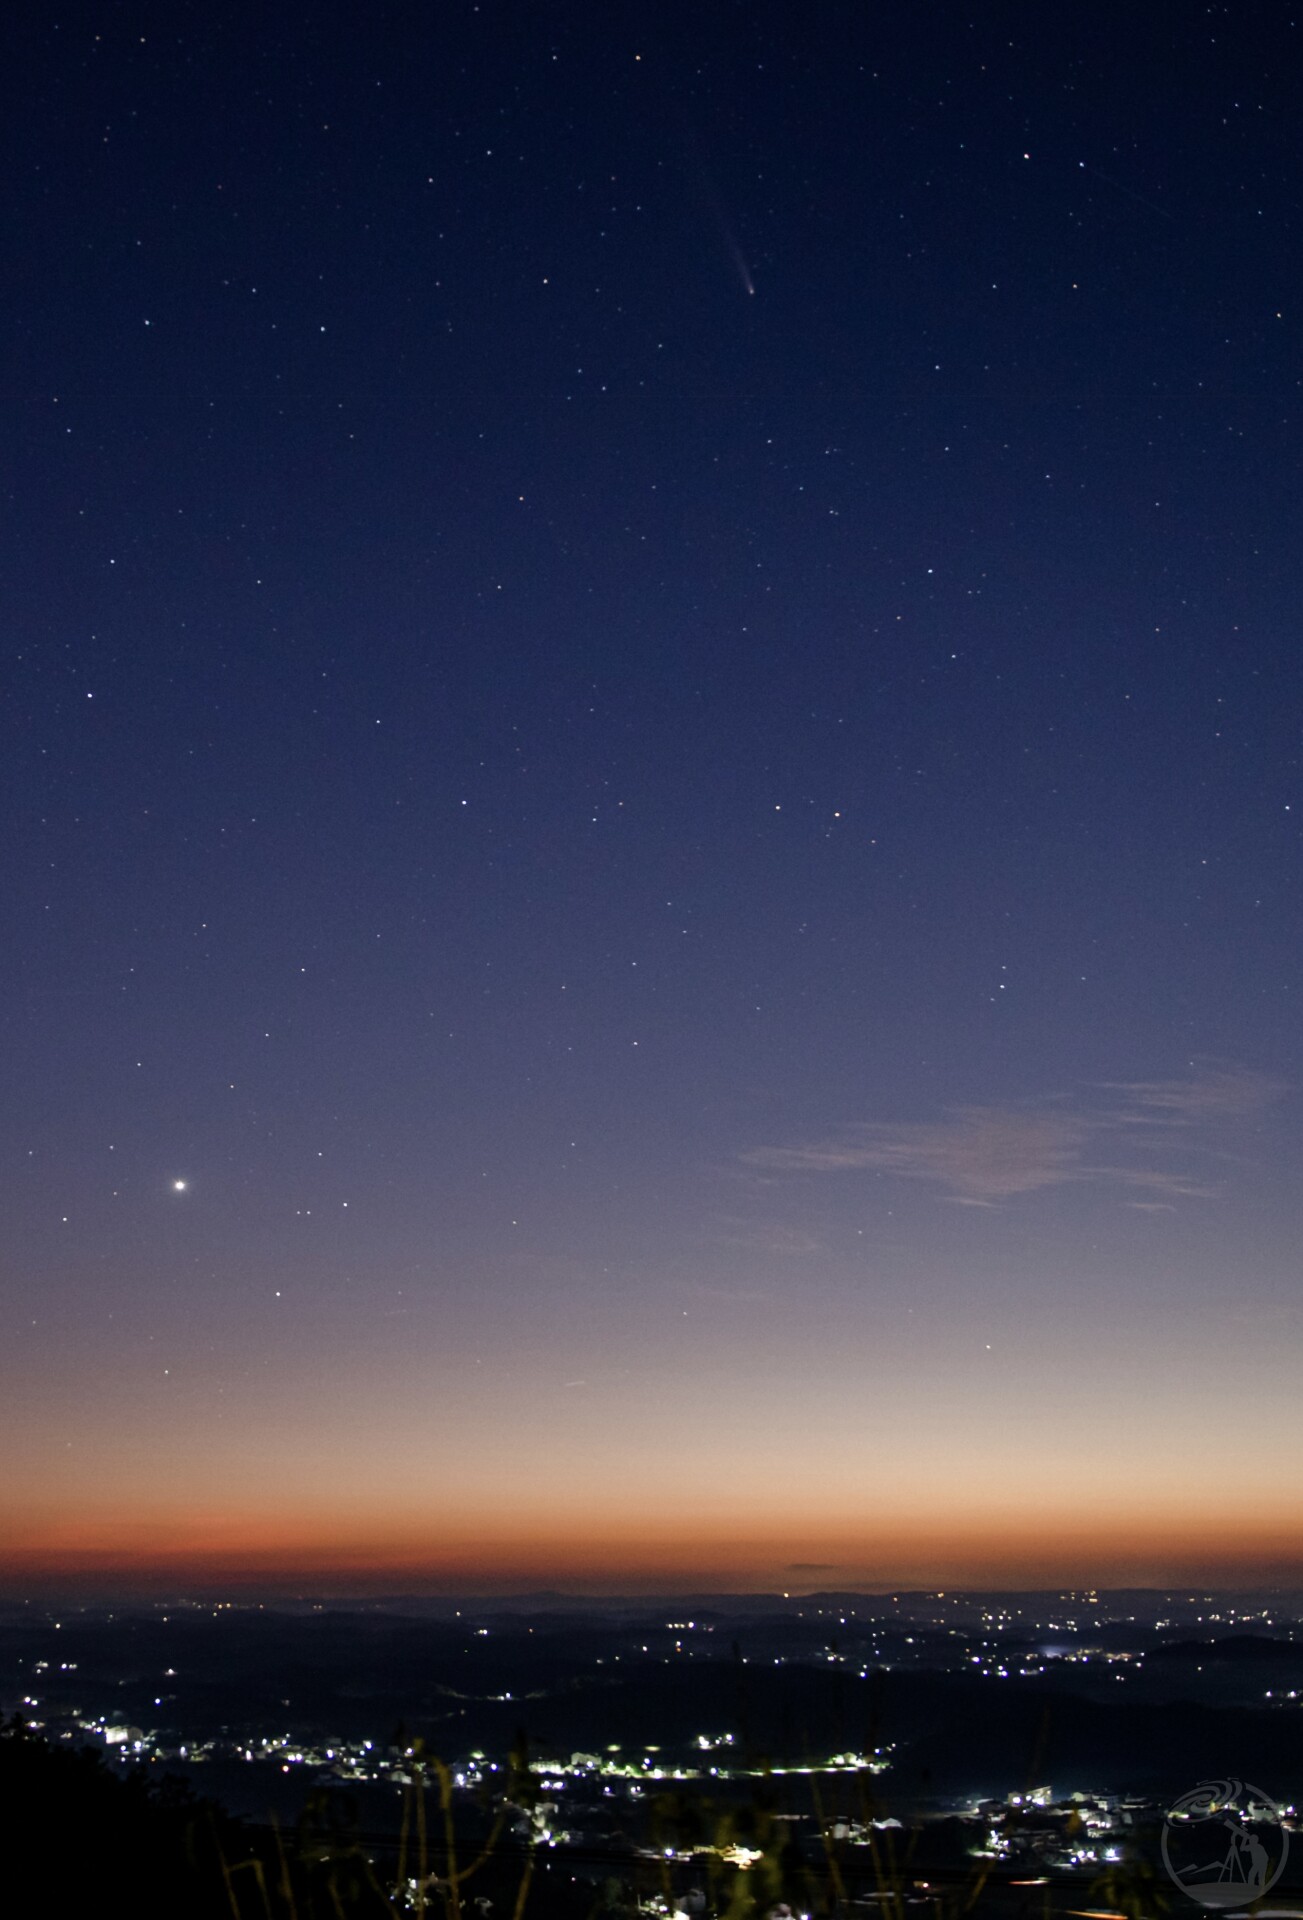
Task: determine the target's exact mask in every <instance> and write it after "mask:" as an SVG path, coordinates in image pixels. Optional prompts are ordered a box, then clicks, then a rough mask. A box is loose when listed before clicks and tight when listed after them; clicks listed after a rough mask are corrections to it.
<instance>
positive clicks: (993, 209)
mask: <svg viewBox="0 0 1303 1920" xmlns="http://www.w3.org/2000/svg"><path fill="white" fill-rule="evenodd" d="M803 11H804V12H807V13H808V15H809V17H808V18H799V17H798V15H800V14H801V13H802V12H803ZM1294 12H1295V9H1293V8H1292V7H1289V6H1282V5H1276V4H1271V3H1270V0H1267V3H1265V4H1262V5H1259V6H1253V7H1233V6H1228V7H1221V6H1214V7H1203V6H1179V7H1178V6H1162V5H1154V6H1149V7H1143V6H1137V7H1133V8H1130V9H1125V10H1121V9H1119V10H1113V9H1105V8H1091V7H1075V8H1067V9H1059V8H1047V7H1044V6H1037V5H1032V4H1018V5H1007V4H982V5H976V6H964V7H959V6H956V5H951V4H947V3H946V0H933V3H932V4H923V5H918V6H910V7H901V6H898V5H894V4H893V5H887V4H871V5H866V4H852V0H828V3H827V4H821V5H818V6H814V7H812V8H810V9H807V10H802V9H798V8H797V7H795V6H793V5H792V4H791V0H749V3H748V4H735V3H730V0H704V3H703V4H699V5H696V6H686V5H678V4H671V5H666V6H659V5H658V6H654V7H653V6H648V7H619V6H615V7H611V6H600V5H597V4H595V0H571V3H570V4H560V3H557V4H550V3H549V0H544V3H543V4H537V5H509V4H488V3H486V4H482V5H480V6H472V5H469V4H466V0H445V3H444V4H440V5H439V6H437V7H435V6H422V5H417V4H408V5H385V4H379V5H370V6H367V7H360V6H343V5H336V6H319V7H314V8H309V9H306V10H305V9H304V8H303V7H301V6H291V7H286V8H273V9H254V8H243V7H239V6H233V5H231V4H218V5H215V6H199V5H195V4H183V3H181V0H169V4H166V5H163V4H153V5H151V4H146V5H133V4H118V5H113V6H109V5H101V6H98V7H95V6H87V5H71V6H69V7H67V8H58V7H48V8H47V7H33V8H30V9H24V10H20V12H19V13H18V14H15V17H14V19H13V20H11V21H10V23H9V28H8V35H9V39H8V47H7V50H6V54H5V61H4V68H5V72H6V76H7V78H6V90H7V92H8V95H9V99H8V104H7V106H6V110H5V112H4V114H3V115H2V116H0V140H2V141H3V148H4V166H3V181H4V195H5V202H6V213H7V222H6V225H7V236H8V237H7V242H6V248H5V258H6V273H5V278H6V282H7V298H6V302H5V309H4V322H3V324H4V327H5V343H6V344H5V352H4V358H3V365H4V397H5V414H6V419H5V426H4V436H3V439H4V449H5V460H4V464H5V499H6V506H7V528H6V533H5V536H4V541H3V549H2V563H3V581H4V594H3V604H4V607H5V619H4V629H3V631H4V657H5V675H4V680H5V693H4V699H3V736H2V751H0V764H2V765H3V770H4V781H5V788H4V791H5V819H6V832H5V848H6V853H5V862H4V873H5V889H4V905H5V912H4V929H5V934H4V941H3V963H2V964H3V981H2V995H0V1007H2V1009H3V1050H4V1058H5V1061H6V1069H5V1084H6V1099H5V1101H4V1107H3V1119H2V1122H0V1168H2V1170H3V1220H4V1225H5V1231H4V1236H3V1247H4V1292H3V1301H4V1305H3V1337H2V1339H0V1446H2V1447H3V1453H4V1457H5V1459H6V1460H7V1461H8V1462H9V1467H8V1469H7V1471H6V1473H5V1475H4V1479H3V1483H2V1484H0V1574H2V1575H3V1578H4V1581H5V1582H6V1584H7V1586H8V1587H9V1589H10V1590H29V1589H34V1588H36V1587H38V1586H39V1585H40V1584H41V1582H43V1581H45V1582H48V1581H50V1580H53V1579H55V1578H56V1577H57V1578H59V1579H68V1580H74V1581H80V1582H81V1583H82V1584H83V1585H85V1584H87V1583H89V1584H90V1585H94V1583H96V1582H99V1583H100V1584H102V1585H111V1584H112V1583H113V1582H118V1583H119V1584H121V1583H124V1582H125V1583H130V1582H133V1581H134V1582H138V1583H142V1584H148V1583H151V1582H152V1583H163V1584H164V1585H166V1584H167V1583H171V1584H172V1585H173V1586H175V1585H178V1584H184V1583H187V1582H188V1583H189V1584H190V1585H192V1586H194V1587H199V1586H200V1585H203V1584H204V1583H208V1585H209V1586H212V1585H218V1586H220V1585H222V1584H225V1585H227V1586H231V1587H240V1588H241V1589H242V1590H243V1589H247V1588H249V1587H250V1586H252V1587H254V1588H257V1587H259V1585H260V1584H261V1585H266V1586H267V1587H269V1588H274V1587H275V1586H276V1583H278V1582H280V1583H282V1584H284V1583H289V1584H291V1585H293V1584H294V1583H298V1585H300V1586H307V1587H315V1588H316V1589H318V1590H323V1591H336V1590H338V1591H342V1590H345V1589H347V1588H350V1587H351V1588H354V1589H366V1588H371V1589H374V1590H378V1591H384V1590H391V1589H393V1588H395V1587H399V1586H406V1587H409V1588H421V1587H426V1588H430V1589H434V1588H444V1589H447V1588H449V1587H453V1588H456V1587H461V1588H463V1589H472V1590H479V1591H483V1590H486V1589H491V1588H495V1587H497V1588H510V1587H512V1586H516V1587H530V1586H535V1585H541V1584H553V1585H558V1586H563V1587H571V1588H590V1589H603V1588H605V1589H607V1590H629V1589H633V1588H639V1587H641V1588H644V1589H648V1588H655V1587H657V1586H660V1587H663V1588H673V1587H675V1586H679V1587H683V1586H698V1587H704V1586H708V1585H711V1584H714V1585H718V1586H727V1587H735V1588H748V1587H767V1588H775V1587H777V1588H784V1587H790V1588H793V1589H796V1588H800V1587H807V1588H808V1587H813V1586H838V1585H841V1586H854V1585H868V1586H872V1585H884V1584H890V1583H897V1582H899V1583H903V1584H911V1585H920V1584H935V1583H941V1584H945V1583H947V1582H950V1583H955V1584H959V1583H967V1584H970V1585H974V1584H981V1583H987V1584H1003V1585H1011V1584H1019V1583H1021V1584H1034V1583H1039V1582H1047V1583H1048V1582H1051V1581H1053V1582H1059V1581H1071V1582H1076V1583H1079V1584H1082V1583H1091V1584H1095V1583H1098V1584H1107V1583H1110V1582H1111V1583H1118V1582H1121V1581H1128V1582H1133V1581H1134V1582H1161V1581H1166V1580H1169V1579H1177V1578H1181V1579H1187V1578H1188V1579H1199V1580H1208V1581H1212V1580H1214V1579H1217V1580H1221V1581H1223V1582H1229V1581H1230V1580H1231V1579H1232V1578H1235V1579H1241V1578H1248V1577H1253V1578H1257V1577H1274V1576H1276V1575H1278V1574H1279V1575H1282V1576H1283V1575H1285V1574H1289V1575H1291V1576H1294V1575H1298V1574H1299V1573H1300V1572H1301V1571H1303V1550H1301V1549H1300V1546H1299V1541H1300V1537H1301V1536H1300V1530H1299V1522H1300V1517H1301V1516H1300V1495H1299V1468H1300V1453H1301V1449H1300V1439H1301V1438H1303V1432H1301V1429H1303V1414H1301V1413H1300V1407H1299V1397H1298V1382H1299V1378H1300V1363H1301V1362H1303V1318H1301V1312H1303V1300H1301V1298H1300V1287H1299V1248H1300V1243H1301V1230H1303V1184H1301V1183H1300V1179H1299V1164H1300V1158H1299V1156H1300V1145H1301V1141H1303V1135H1301V1129H1300V1106H1299V1098H1298V1094H1297V1091H1296V1089H1297V1087H1298V1085H1299V1083H1300V1080H1303V1035H1301V1033H1300V1023H1299V1012H1300V1008H1299V1002H1300V998H1301V996H1303V983H1301V975H1300V953H1301V952H1303V916H1301V914H1300V906H1301V901H1300V888H1299V859H1300V828H1303V778H1301V777H1300V758H1299V755H1300V725H1301V721H1303V652H1301V650H1300V646H1299V615H1300V607H1301V606H1303V515H1301V511H1300V509H1301V504H1303V489H1301V481H1303V462H1301V459H1300V450H1301V449H1303V390H1301V386H1300V381H1301V377H1303V355H1301V345H1303V304H1301V290H1303V266H1301V265H1300V245H1301V244H1303V136H1301V135H1300V131H1299V120H1298V106H1297V102H1298V95H1299V88H1300V82H1301V81H1303V46H1301V45H1300V42H1301V40H1303V26H1297V25H1296V24H1295V20H1294V18H1293V14H1294Z"/></svg>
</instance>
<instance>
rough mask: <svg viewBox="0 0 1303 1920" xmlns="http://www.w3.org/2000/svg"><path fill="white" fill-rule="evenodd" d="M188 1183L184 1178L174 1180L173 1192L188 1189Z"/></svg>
mask: <svg viewBox="0 0 1303 1920" xmlns="http://www.w3.org/2000/svg"><path fill="white" fill-rule="evenodd" d="M186 1185H187V1182H186V1181H184V1180H174V1181H173V1182H172V1191H173V1193H184V1192H185V1190H186Z"/></svg>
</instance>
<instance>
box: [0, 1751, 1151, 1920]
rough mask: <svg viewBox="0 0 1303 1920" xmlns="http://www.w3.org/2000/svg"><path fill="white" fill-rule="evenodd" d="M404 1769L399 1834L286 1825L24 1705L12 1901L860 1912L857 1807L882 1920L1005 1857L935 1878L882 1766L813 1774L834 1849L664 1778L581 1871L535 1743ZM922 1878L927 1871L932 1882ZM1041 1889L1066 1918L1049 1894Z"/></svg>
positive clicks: (1118, 1890) (287, 1915)
mask: <svg viewBox="0 0 1303 1920" xmlns="http://www.w3.org/2000/svg"><path fill="white" fill-rule="evenodd" d="M404 1774H405V1778H406V1784H405V1785H404V1787H403V1792H402V1803H401V1812H400V1817H399V1820H398V1822H397V1825H396V1828H395V1830H394V1832H393V1833H391V1834H388V1835H383V1836H377V1835H375V1834H365V1835H364V1834H362V1833H360V1832H359V1830H358V1828H357V1825H356V1821H355V1818H354V1816H353V1812H352V1809H351V1805H350V1802H349V1800H348V1798H347V1796H346V1795H344V1794H342V1793H340V1792H338V1791H335V1790H333V1789H330V1788H322V1789H320V1790H318V1791H316V1792H314V1793H313V1794H311V1795H310V1796H309V1798H308V1800H307V1802H306V1804H305V1806H304V1808H303V1811H302V1814H301V1816H300V1818H299V1820H298V1821H297V1823H296V1824H295V1826H294V1827H293V1829H292V1830H289V1831H282V1830H281V1829H280V1828H279V1827H278V1826H277V1825H276V1824H275V1823H274V1822H273V1823H272V1824H269V1825H267V1826H253V1825H250V1824H249V1823H247V1822H244V1821H240V1820H237V1819H235V1818H233V1817H232V1816H230V1815H229V1814H228V1813H227V1812H226V1811H225V1810H224V1809H223V1808H222V1807H220V1806H219V1805H218V1804H217V1803H216V1802H215V1801H212V1800H208V1799H205V1798H203V1797H202V1796H200V1795H198V1794H196V1793H195V1791H194V1789H193V1788H192V1787H191V1786H190V1784H189V1783H188V1782H186V1781H183V1780H179V1779H177V1778H175V1777H173V1776H165V1777H163V1778H161V1779H160V1778H158V1777H157V1776H155V1775H153V1774H150V1773H149V1772H147V1771H146V1770H145V1769H143V1768H136V1769H129V1770H126V1771H122V1770H119V1769H118V1768H116V1767H114V1766H112V1765H110V1764H109V1763H108V1762H107V1761H106V1760H105V1758H104V1757H103V1756H102V1755H101V1754H98V1753H96V1752H94V1751H91V1750H87V1749H77V1748H73V1747H64V1746H53V1745H50V1744H48V1743H47V1742H46V1741H45V1740H44V1739H42V1738H41V1737H40V1735H39V1734H38V1733H36V1732H34V1731H32V1730H31V1729H29V1728H28V1727H27V1726H26V1725H25V1724H24V1723H23V1722H22V1721H21V1720H20V1719H18V1718H17V1717H16V1718H15V1719H13V1720H12V1721H10V1722H8V1723H6V1724H4V1725H0V1806H2V1807H3V1808H4V1809H5V1811H6V1813H7V1815H8V1817H9V1822H10V1832H11V1835H12V1836H15V1837H16V1842H17V1844H11V1846H10V1848H9V1849H8V1850H7V1852H6V1856H5V1858H6V1867H5V1869H4V1878H3V1879H0V1892H2V1893H3V1895H4V1896H5V1897H4V1900H3V1910H4V1911H8V1912H14V1913H19V1912H28V1911H31V1912H37V1911H41V1912H47V1913H58V1914H64V1913H67V1914H69V1915H76V1914H80V1913H82V1912H85V1913H87V1914H89V1913H92V1912H95V1913H100V1914H104V1913H108V1914H118V1913H121V1914H124V1915H126V1914H129V1915H131V1916H132V1920H182V1917H184V1920H210V1916H211V1917H212V1920H372V1917H373V1916H374V1920H397V1916H408V1915H429V1916H431V1920H525V1916H526V1909H527V1906H528V1909H529V1920H559V1916H561V1915H563V1914H564V1915H565V1916H567V1920H639V1916H662V1917H663V1920H670V1916H674V1917H675V1920H710V1917H711V1916H717V1920H761V1916H765V1917H767V1920H791V1916H793V1915H797V1914H799V1915H801V1916H803V1917H804V1916H814V1915H827V1916H833V1917H835V1916H844V1915H847V1914H849V1913H850V1912H851V1911H852V1910H853V1908H854V1907H855V1906H857V1905H859V1906H861V1907H862V1906H863V1904H864V1901H865V1897H866V1896H865V1888H864V1884H863V1882H864V1864H863V1853H862V1852H861V1853H860V1857H859V1860H858V1862H857V1863H856V1866H855V1870H854V1874H853V1876H852V1875H851V1874H850V1873H848V1871H847V1867H848V1863H849V1855H848V1853H847V1850H846V1847H845V1845H844V1844H842V1843H841V1842H840V1841H839V1840H838V1839H837V1838H836V1836H837V1835H838V1834H839V1833H842V1834H844V1832H845V1830H846V1817H847V1816H848V1815H849V1816H850V1817H851V1818H853V1819H854V1820H855V1822H856V1823H857V1825H858V1827H859V1831H860V1832H861V1833H862V1834H863V1835H865V1836H866V1838H867V1845H868V1852H869V1855H870V1858H871V1873H870V1876H869V1878H870V1884H871V1891H869V1892H868V1894H867V1899H868V1901H870V1902H871V1903H872V1908H873V1911H874V1912H875V1913H876V1914H877V1915H880V1916H882V1920H906V1909H907V1907H908V1908H909V1920H916V1916H918V1915H919V1914H920V1911H923V1912H925V1913H926V1915H927V1920H963V1916H964V1915H966V1914H968V1913H970V1912H972V1911H973V1910H974V1909H975V1908H978V1907H980V1906H982V1905H983V1904H985V1902H984V1895H985V1894H986V1892H987V1891H988V1873H989V1864H988V1863H985V1862H980V1861H970V1862H969V1863H968V1870H967V1871H965V1872H963V1873H961V1874H958V1875H956V1876H955V1877H954V1878H952V1879H951V1880H950V1882H949V1884H947V1885H943V1886H942V1885H937V1884H936V1883H935V1881H934V1882H932V1883H931V1884H930V1885H929V1883H928V1882H926V1881H920V1880H919V1878H918V1863H917V1861H916V1860H915V1858H914V1851H915V1846H916V1843H917V1840H918V1837H919V1836H918V1833H917V1832H914V1833H910V1832H908V1831H906V1830H904V1829H899V1828H894V1827H891V1826H887V1825H884V1824H882V1823H881V1822H880V1818H879V1816H880V1815H881V1812H882V1809H881V1807H880V1805H879V1803H878V1802H877V1800H876V1797H875V1787H874V1782H873V1778H872V1775H871V1774H870V1773H868V1772H864V1773H862V1774H860V1775H858V1776H857V1777H856V1778H855V1779H854V1781H853V1783H852V1793H853V1798H854V1800H855V1801H856V1803H857V1804H856V1805H854V1806H843V1807H841V1808H839V1809H838V1811H837V1813H836V1814H835V1815H833V1814H832V1813H830V1811H829V1809H828V1808H827V1807H825V1805H824V1804H823V1796H822V1793H821V1790H820V1787H819V1785H818V1783H817V1781H815V1780H813V1779H812V1780H811V1782H810V1786H811V1793H812V1811H813V1813H814V1814H815V1816H816V1825H817V1828H818V1831H819V1833H820V1835H821V1837H822V1852H821V1855H819V1856H818V1857H816V1858H811V1857H810V1856H808V1855H807V1856H804V1857H803V1856H802V1855H801V1853H800V1852H799V1850H798V1849H796V1848H794V1847H792V1846H790V1845H789V1842H788V1833H789V1827H788V1825H787V1824H786V1819H787V1817H788V1816H784V1815H783V1814H782V1813H781V1812H780V1810H779V1806H778V1801H777V1797H776V1795H775V1794H774V1792H773V1791H772V1787H773V1783H772V1781H768V1780H766V1779H765V1778H764V1776H763V1775H762V1776H761V1777H759V1778H757V1779H756V1780H755V1781H754V1782H753V1783H752V1786H751V1790H750V1793H749V1797H747V1798H745V1799H741V1800H739V1799H736V1798H735V1799H732V1800H728V1799H718V1800H716V1799H712V1798H710V1797H709V1796H707V1795H705V1794H702V1793H697V1792H695V1791H684V1790H683V1789H681V1788H677V1787H676V1788H674V1789H673V1790H669V1791H667V1792H665V1793H664V1794H662V1795H661V1796H659V1797H658V1798H657V1799H655V1800H654V1801H652V1802H651V1804H650V1806H649V1809H648V1813H649V1830H648V1835H647V1838H648V1840H649V1841H650V1845H649V1846H648V1847H646V1848H644V1849H643V1850H642V1852H641V1854H640V1855H639V1856H638V1857H636V1858H631V1859H629V1860H627V1861H622V1862H621V1863H620V1869H619V1870H618V1871H613V1872H610V1873H608V1874H607V1875H606V1876H605V1877H604V1878H600V1879H597V1880H595V1881H589V1880H580V1879H577V1878H573V1877H571V1876H569V1875H565V1876H564V1884H561V1882H562V1879H563V1876H562V1875H561V1874H560V1873H558V1872H555V1871H553V1872H549V1871H548V1867H549V1866H550V1865H551V1866H554V1867H556V1866H560V1865H561V1863H562V1862H563V1860H564V1858H565V1856H564V1855H557V1854H549V1852H548V1850H547V1849H546V1846H545V1839H546V1833H547V1812H548V1809H547V1803H546V1802H545V1801H544V1800H543V1797H542V1792H541V1789H540V1786H539V1782H538V1780H537V1778H536V1776H535V1775H534V1774H533V1773H532V1771H531V1769H530V1766H529V1762H528V1756H527V1753H526V1750H525V1747H524V1744H523V1741H522V1743H521V1745H520V1747H519V1748H518V1750H517V1752H516V1753H515V1754H514V1755H513V1756H512V1759H511V1762H510V1764H509V1766H508V1767H506V1768H504V1769H503V1770H502V1772H501V1773H500V1774H499V1775H498V1776H497V1778H496V1780H495V1781H494V1782H493V1784H492V1786H486V1788H485V1790H484V1797H483V1798H482V1800H481V1801H480V1802H479V1804H478V1806H472V1807H471V1808H469V1809H468V1808H467V1807H466V1804H465V1801H464V1800H463V1802H462V1805H461V1807H460V1808H459V1807H458V1805H457V1804H456V1803H455V1796H454V1780H453V1776H452V1774H451V1772H450V1770H449V1768H448V1767H447V1765H446V1764H445V1763H444V1762H443V1761H442V1760H440V1759H439V1758H437V1757H436V1756H435V1755H433V1754H431V1753H429V1752H428V1751H427V1749H426V1748H425V1746H424V1744H423V1743H422V1742H421V1741H415V1742H413V1743H412V1744H411V1745H409V1746H408V1747H407V1749H406V1754H405V1759H404ZM459 1812H460V1814H461V1816H462V1817H461V1819H460V1820H459V1817H458V1815H459ZM468 1812H470V1813H472V1814H473V1815H474V1816H475V1818H474V1822H473V1824H474V1829H475V1831H474V1836H473V1838H469V1837H468V1826H469V1825H470V1824H472V1823H471V1822H469V1821H468V1820H467V1818H466V1815H467V1813H468ZM34 1862H35V1863H38V1868H37V1874H36V1876H35V1878H36V1879H37V1881H38V1886H39V1892H38V1899H37V1904H36V1905H35V1906H33V1905H32V1902H31V1889H32V1881H33V1878H34V1876H33V1873H32V1865H33V1863H34ZM20 1868H21V1871H20ZM540 1868H541V1871H540ZM685 1872H686V1874H687V1876H688V1880H687V1881H685V1878H684V1876H685ZM852 1879H853V1882H854V1884H852ZM6 1880H7V1884H5V1881H6ZM689 1881H690V1883H691V1884H690V1885H689V1884H688V1882H689ZM920 1887H927V1888H928V1891H927V1892H926V1894H924V1895H923V1896H922V1897H920ZM20 1888H21V1891H20ZM1083 1891H1084V1889H1083ZM1092 1892H1093V1893H1094V1894H1095V1896H1096V1897H1097V1898H1101V1899H1102V1900H1104V1901H1105V1902H1107V1905H1108V1907H1109V1908H1110V1909H1111V1910H1112V1912H1113V1913H1114V1914H1116V1915H1117V1916H1118V1920H1124V1917H1125V1920H1159V1916H1161V1915H1162V1914H1163V1913H1164V1911H1165V1909H1166V1906H1167V1902H1166V1900H1165V1898H1164V1897H1163V1892H1162V1889H1161V1888H1160V1887H1159V1886H1158V1885H1157V1883H1156V1882H1155V1880H1154V1877H1153V1875H1152V1872H1146V1871H1145V1870H1144V1869H1143V1868H1142V1867H1139V1866H1133V1865H1131V1864H1129V1863H1127V1864H1119V1865H1118V1866H1116V1867H1114V1868H1113V1869H1111V1870H1110V1872H1109V1874H1108V1875H1106V1876H1104V1877H1103V1878H1102V1879H1101V1880H1100V1881H1097V1882H1096V1884H1095V1887H1094V1888H1093V1889H1092ZM1043 1906H1044V1913H1045V1914H1046V1915H1048V1914H1049V1913H1050V1905H1049V1900H1048V1894H1047V1895H1046V1897H1045V1900H1044V1903H1043ZM1029 1911H1030V1909H1029ZM1037 1912H1038V1913H1039V1912H1040V1908H1039V1907H1038V1908H1037Z"/></svg>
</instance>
